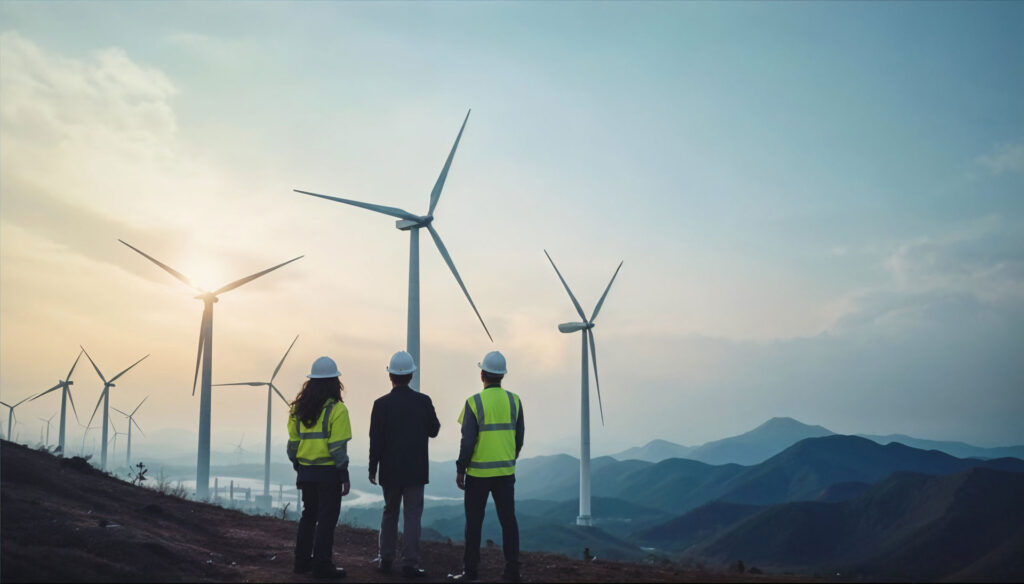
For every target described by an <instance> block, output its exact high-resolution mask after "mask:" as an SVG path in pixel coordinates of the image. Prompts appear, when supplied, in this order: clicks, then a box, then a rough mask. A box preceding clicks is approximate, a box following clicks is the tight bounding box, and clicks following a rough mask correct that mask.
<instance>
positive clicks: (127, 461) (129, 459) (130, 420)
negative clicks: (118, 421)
mask: <svg viewBox="0 0 1024 584" xmlns="http://www.w3.org/2000/svg"><path fill="white" fill-rule="evenodd" d="M147 399H149V396H148V395H147V396H146V397H144V398H142V401H140V402H139V405H137V406H135V409H134V410H132V413H130V414H126V413H124V412H122V411H121V410H119V409H117V408H114V411H115V412H117V413H119V414H121V415H122V416H124V417H125V418H128V450H127V452H125V456H124V461H125V466H127V467H128V468H131V467H132V425H133V424H134V425H135V427H136V428H138V429H139V432H142V426H140V425H139V423H138V422H136V421H135V412H137V411H139V408H141V407H142V404H144V403H146V400H147ZM111 407H112V408H113V406H111ZM142 435H143V436H145V435H146V433H145V432H142Z"/></svg>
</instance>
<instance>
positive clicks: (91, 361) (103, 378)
mask: <svg viewBox="0 0 1024 584" xmlns="http://www.w3.org/2000/svg"><path fill="white" fill-rule="evenodd" d="M79 347H80V348H81V349H82V352H83V353H85V357H86V358H87V359H89V362H90V363H92V368H93V369H95V370H96V375H99V376H100V379H101V380H102V381H103V383H104V384H106V383H107V378H106V377H103V374H102V373H100V368H99V367H97V366H96V362H95V361H93V360H92V357H90V356H89V351H86V350H85V347H82V346H81V345H79Z"/></svg>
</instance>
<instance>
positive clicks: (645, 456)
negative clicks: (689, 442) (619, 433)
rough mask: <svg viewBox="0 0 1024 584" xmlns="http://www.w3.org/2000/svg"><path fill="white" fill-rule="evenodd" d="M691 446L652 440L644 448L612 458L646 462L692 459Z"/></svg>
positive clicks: (617, 454) (637, 447) (630, 449)
mask: <svg viewBox="0 0 1024 584" xmlns="http://www.w3.org/2000/svg"><path fill="white" fill-rule="evenodd" d="M692 450H693V448H692V447H690V446H683V445H682V444H676V443H675V442H669V441H668V440H660V439H659V440H651V441H650V442H648V443H647V444H644V445H643V446H634V447H633V448H627V449H626V450H623V451H622V452H618V453H616V454H612V455H611V457H612V458H615V459H617V460H643V461H645V462H661V461H662V460H665V459H667V458H690V452H691V451H692Z"/></svg>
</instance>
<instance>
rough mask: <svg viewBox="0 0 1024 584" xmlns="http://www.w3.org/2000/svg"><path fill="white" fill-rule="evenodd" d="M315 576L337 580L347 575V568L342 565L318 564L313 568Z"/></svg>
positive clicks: (319, 578) (321, 578)
mask: <svg viewBox="0 0 1024 584" xmlns="http://www.w3.org/2000/svg"><path fill="white" fill-rule="evenodd" d="M313 577H314V578H316V579H317V580H328V579H330V580H337V579H339V578H344V577H345V568H342V567H341V566H334V565H328V566H317V567H314V568H313Z"/></svg>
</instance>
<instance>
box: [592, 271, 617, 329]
mask: <svg viewBox="0 0 1024 584" xmlns="http://www.w3.org/2000/svg"><path fill="white" fill-rule="evenodd" d="M621 269H622V262H619V267H617V268H615V273H614V274H612V279H611V280H610V281H609V282H608V287H607V288H605V289H604V294H602V295H601V299H600V300H598V301H597V306H595V307H594V314H593V316H591V317H590V322H594V319H595V318H597V313H598V312H601V305H602V304H604V299H605V296H608V291H609V290H611V289H612V282H614V281H615V276H618V275H619V270H621Z"/></svg>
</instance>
